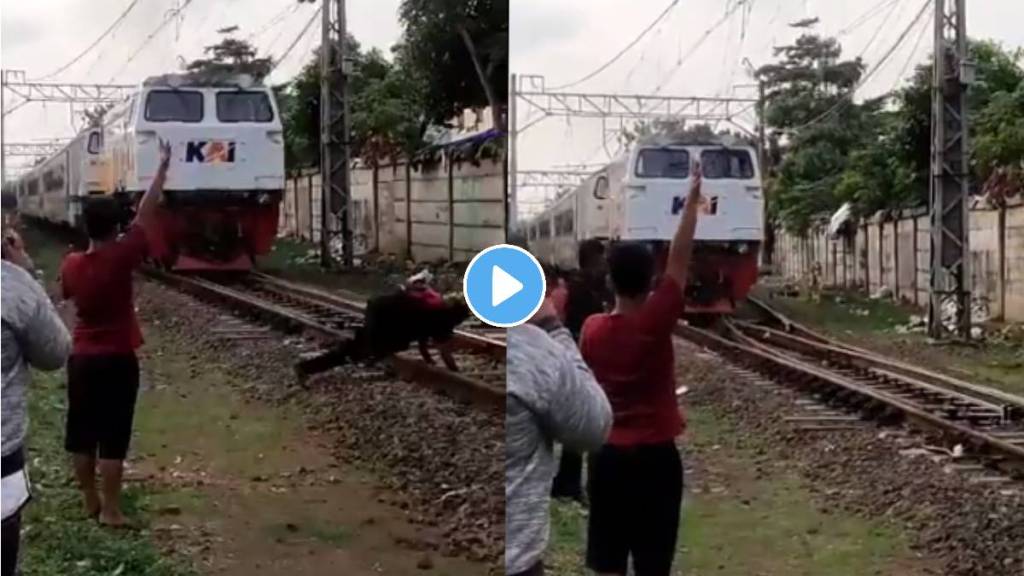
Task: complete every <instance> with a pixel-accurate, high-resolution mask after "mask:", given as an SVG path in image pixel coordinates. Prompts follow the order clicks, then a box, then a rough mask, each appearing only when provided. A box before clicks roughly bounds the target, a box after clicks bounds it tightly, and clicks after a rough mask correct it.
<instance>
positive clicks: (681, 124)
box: [619, 118, 755, 146]
mask: <svg viewBox="0 0 1024 576" xmlns="http://www.w3.org/2000/svg"><path fill="white" fill-rule="evenodd" d="M619 140H620V143H621V144H622V145H623V146H628V145H630V144H632V143H635V142H644V141H650V140H660V141H665V142H669V141H671V142H676V143H688V142H694V143H709V142H718V143H722V144H732V143H736V144H738V143H742V144H748V145H751V146H753V145H754V144H755V142H754V140H753V138H752V137H751V136H750V135H748V134H740V133H738V132H732V131H729V130H716V129H715V127H713V126H711V125H710V124H707V123H699V124H690V123H689V122H687V121H686V120H685V119H678V118H656V119H654V120H639V121H637V122H636V123H635V124H634V125H633V126H632V128H627V129H625V130H623V131H622V134H621V135H620V136H619Z"/></svg>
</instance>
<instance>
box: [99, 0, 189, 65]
mask: <svg viewBox="0 0 1024 576" xmlns="http://www.w3.org/2000/svg"><path fill="white" fill-rule="evenodd" d="M193 1H194V0H185V2H184V3H183V4H182V5H181V6H180V7H179V8H177V9H175V10H171V11H170V12H169V13H168V14H167V15H166V16H164V19H163V21H161V22H160V24H159V25H158V26H157V27H156V29H154V30H153V31H152V32H150V33H149V36H146V39H145V40H143V41H142V44H140V45H139V47H138V48H136V49H135V51H134V52H132V54H131V56H129V57H128V60H126V61H125V62H124V64H122V65H121V67H120V68H118V69H117V72H115V73H114V74H113V75H112V76H111V77H110V80H107V83H108V84H112V83H113V82H114V80H116V79H117V77H118V76H120V75H121V73H122V72H124V69H125V68H127V67H128V65H129V64H131V63H132V62H134V61H135V59H136V58H138V56H139V54H141V53H142V51H143V50H144V49H145V48H146V46H148V45H149V43H150V42H152V41H153V38H155V37H156V35H157V34H159V33H160V31H162V30H163V29H164V27H165V26H167V25H168V24H170V23H171V21H172V20H174V19H175V18H177V17H178V16H181V13H182V12H184V11H185V9H186V8H188V7H189V6H190V5H191V4H192V2H193Z"/></svg>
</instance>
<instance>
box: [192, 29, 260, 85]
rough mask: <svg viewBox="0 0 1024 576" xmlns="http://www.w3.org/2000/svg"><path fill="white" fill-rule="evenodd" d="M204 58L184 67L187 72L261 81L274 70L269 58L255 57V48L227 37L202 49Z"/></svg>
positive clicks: (242, 41) (245, 42)
mask: <svg viewBox="0 0 1024 576" xmlns="http://www.w3.org/2000/svg"><path fill="white" fill-rule="evenodd" d="M203 53H204V54H206V55H207V57H206V58H198V59H196V60H193V61H192V62H189V63H188V65H187V66H186V67H185V69H186V70H188V71H189V72H193V73H196V74H202V75H209V76H214V77H216V76H229V75H235V74H248V75H250V76H252V77H253V78H254V79H256V80H257V81H262V80H263V79H264V78H266V77H267V75H268V74H270V71H271V70H272V69H273V68H274V61H273V59H272V58H269V57H265V56H264V57H260V56H257V52H256V48H255V47H254V46H253V45H252V44H250V43H249V42H247V41H245V40H239V39H238V38H233V37H230V36H229V37H227V38H224V39H223V40H221V41H220V42H218V43H216V44H213V45H210V46H207V47H206V48H204V49H203Z"/></svg>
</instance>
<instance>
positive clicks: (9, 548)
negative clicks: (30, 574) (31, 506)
mask: <svg viewBox="0 0 1024 576" xmlns="http://www.w3.org/2000/svg"><path fill="white" fill-rule="evenodd" d="M0 531H2V534H0V540H2V545H3V549H4V553H3V574H2V576H14V574H15V573H16V571H17V569H18V548H19V547H20V544H21V512H18V513H17V514H14V515H12V516H11V517H10V518H7V519H6V520H4V521H3V527H2V528H0Z"/></svg>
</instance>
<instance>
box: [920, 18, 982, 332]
mask: <svg viewBox="0 0 1024 576" xmlns="http://www.w3.org/2000/svg"><path fill="white" fill-rule="evenodd" d="M964 4H965V0H935V49H934V52H935V55H934V63H933V68H932V146H931V182H930V186H929V188H930V190H929V192H930V194H929V195H930V204H929V205H930V215H931V272H930V278H929V285H928V289H929V299H928V334H929V335H930V336H931V337H932V338H936V339H942V338H946V337H947V336H949V335H951V334H954V335H959V336H960V338H962V339H964V340H968V339H970V337H971V285H970V282H971V276H970V267H969V256H970V250H969V242H968V240H969V235H970V227H969V226H968V205H967V204H968V200H969V193H970V187H969V179H970V164H969V158H970V148H969V146H968V140H967V136H968V127H967V86H968V85H969V84H970V83H971V81H972V79H973V78H972V77H973V66H972V64H971V63H970V61H969V59H968V54H967V31H966V15H965V12H964ZM948 303H952V305H954V306H955V308H956V312H955V321H954V324H955V325H954V326H953V327H952V329H948V327H947V326H946V325H945V324H944V323H943V307H944V306H949V305H950V304H948Z"/></svg>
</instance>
